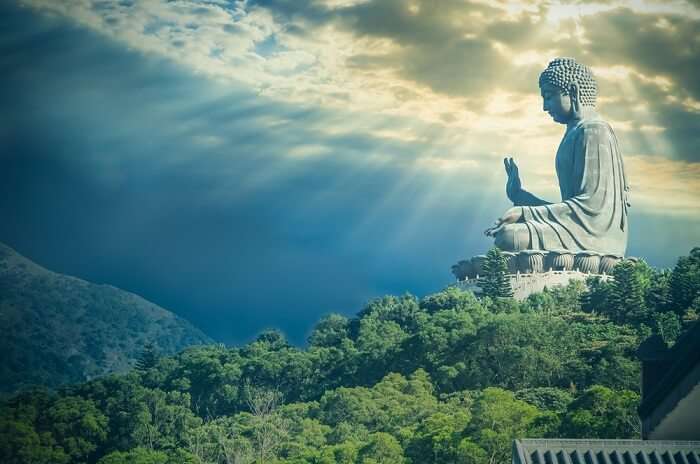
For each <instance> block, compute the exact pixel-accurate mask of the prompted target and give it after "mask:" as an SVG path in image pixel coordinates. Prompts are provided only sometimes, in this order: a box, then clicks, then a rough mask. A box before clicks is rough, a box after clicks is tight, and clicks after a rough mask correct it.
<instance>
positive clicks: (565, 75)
mask: <svg viewBox="0 0 700 464" xmlns="http://www.w3.org/2000/svg"><path fill="white" fill-rule="evenodd" d="M540 91H541V92H542V98H543V100H544V102H543V110H544V111H547V112H548V113H549V114H550V115H551V116H552V118H554V120H555V121H556V122H559V123H563V124H565V123H567V122H568V121H569V120H571V119H572V117H574V116H575V115H576V114H577V113H579V112H580V111H581V108H582V107H589V108H595V102H596V97H597V96H598V85H597V84H596V81H595V77H593V73H592V72H591V70H590V69H589V68H588V67H587V66H585V65H583V64H581V63H578V62H576V60H574V59H573V58H556V59H554V60H552V61H550V63H549V65H548V66H547V69H545V70H544V71H542V74H540Z"/></svg>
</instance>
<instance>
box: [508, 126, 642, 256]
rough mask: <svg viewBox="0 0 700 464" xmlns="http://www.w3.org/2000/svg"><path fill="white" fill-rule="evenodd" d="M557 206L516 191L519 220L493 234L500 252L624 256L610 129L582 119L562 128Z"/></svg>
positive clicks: (621, 187)
mask: <svg viewBox="0 0 700 464" xmlns="http://www.w3.org/2000/svg"><path fill="white" fill-rule="evenodd" d="M556 171H557V177H558V179H559V190H560V192H561V199H562V201H561V202H560V203H548V202H546V201H544V200H541V199H539V198H537V197H536V196H534V195H532V194H531V193H529V192H527V191H525V190H521V191H520V192H519V193H518V194H517V195H516V196H515V198H514V203H515V206H521V207H522V208H523V216H522V219H521V220H520V222H517V223H514V224H509V225H506V226H505V227H504V228H503V229H502V230H501V231H500V232H499V233H498V234H496V245H497V246H499V248H501V249H504V250H511V251H520V250H524V249H533V250H570V251H572V252H578V251H583V250H588V251H594V252H598V253H602V254H613V255H619V256H624V253H625V249H626V248H627V233H628V223H627V209H628V207H629V203H628V201H627V193H628V191H629V187H628V185H627V180H626V177H625V170H624V165H623V162H622V155H621V153H620V149H619V146H618V142H617V138H616V137H615V134H614V133H613V130H612V128H611V127H610V126H609V125H608V124H607V123H606V122H605V121H603V120H601V119H598V118H591V119H587V120H581V121H579V122H578V123H577V124H576V125H574V126H573V127H571V128H570V129H569V130H567V132H566V134H565V135H564V138H563V139H562V141H561V143H560V145H559V149H558V150H557V156H556Z"/></svg>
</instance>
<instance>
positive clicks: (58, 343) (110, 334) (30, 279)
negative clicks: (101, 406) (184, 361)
mask: <svg viewBox="0 0 700 464" xmlns="http://www.w3.org/2000/svg"><path fill="white" fill-rule="evenodd" d="M0 332H1V333H2V334H3V337H2V338H1V339H0V352H1V353H2V356H3V363H2V365H1V366H0V379H1V380H0V391H3V392H10V391H15V390H17V389H21V388H23V387H27V386H30V385H45V386H49V387H55V386H58V385H62V384H66V383H74V382H79V381H84V380H86V379H90V378H93V377H96V376H99V375H103V374H106V373H109V372H115V371H124V370H126V369H128V368H129V367H130V366H132V365H133V363H134V361H135V359H137V358H138V356H139V354H140V353H141V352H142V351H143V349H144V346H145V345H146V344H147V343H149V342H151V343H153V344H154V345H155V347H156V348H157V350H158V351H159V352H161V353H163V354H165V353H175V352H177V351H179V350H181V349H182V348H184V347H186V346H189V345H195V344H203V343H211V341H212V340H211V339H210V338H209V337H207V336H206V335H205V334H204V333H203V332H201V331H200V330H199V329H197V328H195V327H194V326H192V325H191V324H190V323H189V322H187V321H185V320H184V319H181V318H179V317H178V316H176V315H174V314H173V313H171V312H169V311H167V310H165V309H163V308H161V307H159V306H157V305H155V304H153V303H151V302H149V301H146V300H145V299H143V298H141V297H139V296H138V295H135V294H133V293H129V292H127V291H124V290H121V289H119V288H116V287H113V286H111V285H99V284H94V283H91V282H87V281H85V280H81V279H78V278H75V277H71V276H67V275H63V274H58V273H55V272H51V271H49V270H47V269H45V268H43V267H41V266H39V265H38V264H36V263H34V262H32V261H30V260H29V259H27V258H25V257H23V256H21V255H20V254H18V253H17V252H15V251H14V250H13V249H12V248H10V247H8V246H6V245H4V244H2V243H0Z"/></svg>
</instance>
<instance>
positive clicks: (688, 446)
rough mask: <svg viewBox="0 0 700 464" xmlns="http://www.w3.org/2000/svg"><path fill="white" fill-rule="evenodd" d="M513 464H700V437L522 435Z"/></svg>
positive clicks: (514, 452)
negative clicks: (534, 436)
mask: <svg viewBox="0 0 700 464" xmlns="http://www.w3.org/2000/svg"><path fill="white" fill-rule="evenodd" d="M513 464H700V441H669V440H663V441H656V440H573V439H521V440H515V441H514V443H513Z"/></svg>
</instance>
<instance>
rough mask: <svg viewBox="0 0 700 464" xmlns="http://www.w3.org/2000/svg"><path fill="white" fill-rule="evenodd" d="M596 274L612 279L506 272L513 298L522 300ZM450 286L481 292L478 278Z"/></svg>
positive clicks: (577, 274) (566, 273) (564, 273)
mask: <svg viewBox="0 0 700 464" xmlns="http://www.w3.org/2000/svg"><path fill="white" fill-rule="evenodd" d="M594 276H598V277H600V278H601V279H603V280H609V279H612V276H610V275H607V274H588V273H583V272H581V271H551V270H550V271H547V272H539V273H530V274H520V273H516V274H508V278H509V279H510V286H511V288H512V289H513V298H515V299H516V300H524V299H525V298H527V297H528V295H530V294H532V293H537V292H541V291H542V290H544V288H545V287H547V288H552V287H556V286H566V285H568V283H569V282H571V281H572V280H579V281H582V282H584V281H585V280H586V279H587V278H589V277H594ZM451 286H452V287H457V288H460V289H462V290H469V291H471V292H473V293H474V294H476V295H479V294H480V293H481V287H479V283H478V278H476V277H474V278H471V279H466V280H460V281H458V282H457V283H455V284H452V285H451Z"/></svg>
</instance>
